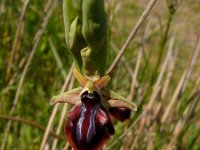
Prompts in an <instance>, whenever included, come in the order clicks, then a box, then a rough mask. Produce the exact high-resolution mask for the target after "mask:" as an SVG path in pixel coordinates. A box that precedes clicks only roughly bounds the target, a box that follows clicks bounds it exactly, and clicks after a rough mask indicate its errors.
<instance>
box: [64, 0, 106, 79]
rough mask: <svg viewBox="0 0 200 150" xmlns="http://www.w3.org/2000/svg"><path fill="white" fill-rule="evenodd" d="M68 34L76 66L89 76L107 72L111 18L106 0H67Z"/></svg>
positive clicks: (69, 46)
mask: <svg viewBox="0 0 200 150" xmlns="http://www.w3.org/2000/svg"><path fill="white" fill-rule="evenodd" d="M63 12H64V24H65V38H66V43H67V46H68V49H69V52H70V54H71V55H72V56H73V59H74V62H75V64H76V67H77V68H78V69H79V70H82V72H83V74H84V75H86V76H88V77H93V76H95V77H96V76H102V75H104V73H105V64H106V55H107V22H106V13H105V9H104V1H103V0H63Z"/></svg>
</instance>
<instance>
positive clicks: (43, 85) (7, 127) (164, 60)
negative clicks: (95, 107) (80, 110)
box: [0, 0, 200, 150]
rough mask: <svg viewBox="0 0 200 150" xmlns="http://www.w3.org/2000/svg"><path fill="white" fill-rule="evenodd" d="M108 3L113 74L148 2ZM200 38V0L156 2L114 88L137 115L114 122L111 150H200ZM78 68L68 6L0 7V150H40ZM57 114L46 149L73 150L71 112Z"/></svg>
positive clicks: (20, 3) (26, 1) (53, 1)
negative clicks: (67, 125)
mask: <svg viewBox="0 0 200 150" xmlns="http://www.w3.org/2000/svg"><path fill="white" fill-rule="evenodd" d="M105 3H106V10H107V12H108V21H109V26H110V46H109V55H108V63H107V68H109V67H110V65H111V64H112V62H113V60H114V59H115V57H116V56H117V54H118V52H119V51H120V49H121V47H122V45H123V44H124V43H125V41H126V39H127V37H128V36H129V34H130V32H131V30H132V28H133V27H134V26H135V24H136V22H137V21H138V19H139V18H140V16H141V14H142V13H143V11H144V10H145V8H146V6H147V5H148V3H149V0H140V1H139V0H123V1H119V0H106V1H105ZM199 33H200V0H162V1H161V0H160V1H158V0H157V1H156V4H155V5H154V6H153V9H152V10H151V11H150V13H149V15H148V17H147V18H146V19H145V21H144V23H143V25H141V26H140V28H139V30H138V32H137V34H136V36H134V38H133V39H132V42H131V44H129V46H128V48H127V49H126V51H125V53H124V55H123V57H122V59H121V61H120V63H119V65H118V66H117V68H115V70H114V74H113V77H112V81H111V83H110V86H112V89H114V90H115V91H118V92H119V93H120V94H122V95H124V96H126V97H128V98H130V99H131V100H133V101H134V102H135V103H136V104H137V105H138V111H137V112H134V113H132V117H131V119H130V120H129V121H127V122H125V123H121V122H114V123H115V129H116V134H115V136H114V137H112V139H111V140H110V142H109V143H108V144H107V145H106V146H105V147H104V148H103V149H104V150H108V149H113V150H116V149H120V150H132V149H138V150H141V149H158V150H160V149H167V150H168V149H186V150H199V149H200V120H199V118H200V104H199V101H200V56H199V51H200V39H199ZM71 66H72V59H71V57H70V56H69V53H68V51H67V49H66V44H65V39H64V24H63V16H62V1H61V0H43V1H39V0H35V1H30V0H1V1H0V144H1V150H4V149H5V150H27V149H28V150H35V149H39V148H40V145H41V142H42V141H43V140H44V137H45V135H44V133H45V130H46V127H47V124H48V122H49V118H50V116H51V115H52V112H53V110H54V107H53V106H50V105H49V101H50V99H51V97H52V96H53V95H56V94H58V93H59V92H60V91H61V88H62V87H63V88H62V91H64V89H66V87H68V88H70V87H72V86H76V85H77V83H76V82H75V83H73V77H72V76H71V71H70V68H71ZM64 83H66V84H64ZM63 84H64V86H63ZM63 108H64V111H63ZM57 110H58V111H57V113H56V114H55V117H53V118H54V120H53V127H52V130H51V133H50V135H49V136H46V138H47V141H46V142H45V149H50V148H51V145H52V143H54V146H53V147H52V149H63V148H64V147H65V149H69V148H68V147H69V146H68V144H67V145H66V140H65V138H64V132H63V125H64V123H63V124H62V126H61V127H58V124H59V121H60V120H62V119H60V118H61V117H63V116H65V115H66V112H65V111H66V107H63V105H60V106H59V107H58V109H57ZM62 114H64V115H62ZM57 127H58V128H59V130H60V131H58V128H57ZM56 133H57V134H56ZM55 139H57V140H58V141H57V142H58V143H56V144H55ZM55 147H56V148H55Z"/></svg>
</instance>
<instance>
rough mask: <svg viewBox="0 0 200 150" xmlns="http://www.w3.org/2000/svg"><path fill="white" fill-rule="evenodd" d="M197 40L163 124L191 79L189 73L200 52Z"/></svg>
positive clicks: (164, 115)
mask: <svg viewBox="0 0 200 150" xmlns="http://www.w3.org/2000/svg"><path fill="white" fill-rule="evenodd" d="M197 42H198V43H199V42H200V41H199V40H198V38H197ZM197 42H196V47H195V48H194V49H193V52H192V56H191V58H190V60H189V62H188V64H187V67H186V69H185V71H184V72H183V74H182V77H181V79H180V81H179V83H178V86H177V87H176V90H175V92H174V94H173V96H172V99H171V101H170V102H169V104H168V106H167V108H166V111H165V113H164V114H163V116H162V119H161V122H162V123H163V124H164V123H165V122H166V121H167V118H168V116H169V114H170V113H171V111H172V108H173V106H174V105H175V104H176V102H177V99H178V96H180V94H182V92H183V91H184V88H185V82H187V80H188V79H189V78H188V75H189V73H190V70H191V69H192V67H193V66H192V63H193V62H194V61H196V54H198V51H199V47H198V46H197V45H199V44H197Z"/></svg>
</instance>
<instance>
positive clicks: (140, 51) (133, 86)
mask: <svg viewBox="0 0 200 150" xmlns="http://www.w3.org/2000/svg"><path fill="white" fill-rule="evenodd" d="M141 60H142V48H140V49H139V52H138V55H137V61H136V65H135V70H134V72H133V74H132V82H131V88H130V92H129V93H130V94H129V96H128V98H129V99H133V96H134V94H135V87H137V86H138V82H137V75H138V72H139V69H140V65H141Z"/></svg>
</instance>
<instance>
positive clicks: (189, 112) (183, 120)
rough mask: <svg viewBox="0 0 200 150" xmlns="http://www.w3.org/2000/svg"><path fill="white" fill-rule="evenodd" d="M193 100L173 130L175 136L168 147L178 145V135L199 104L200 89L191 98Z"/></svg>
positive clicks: (171, 147)
mask: <svg viewBox="0 0 200 150" xmlns="http://www.w3.org/2000/svg"><path fill="white" fill-rule="evenodd" d="M190 99H191V100H193V101H192V102H191V104H189V105H188V106H187V107H186V108H185V111H184V113H183V117H182V118H181V119H180V120H179V121H178V122H177V124H176V126H175V129H174V131H173V136H172V139H171V141H170V143H169V144H168V145H167V149H169V150H171V149H173V148H175V146H176V141H177V138H178V136H179V135H180V134H181V132H182V131H183V129H184V126H185V125H186V124H187V122H188V121H189V120H190V119H191V115H192V114H193V113H194V111H195V110H196V107H197V106H198V105H197V104H198V102H199V99H200V90H198V91H196V92H195V93H194V94H193V95H192V96H191V98H190Z"/></svg>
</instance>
